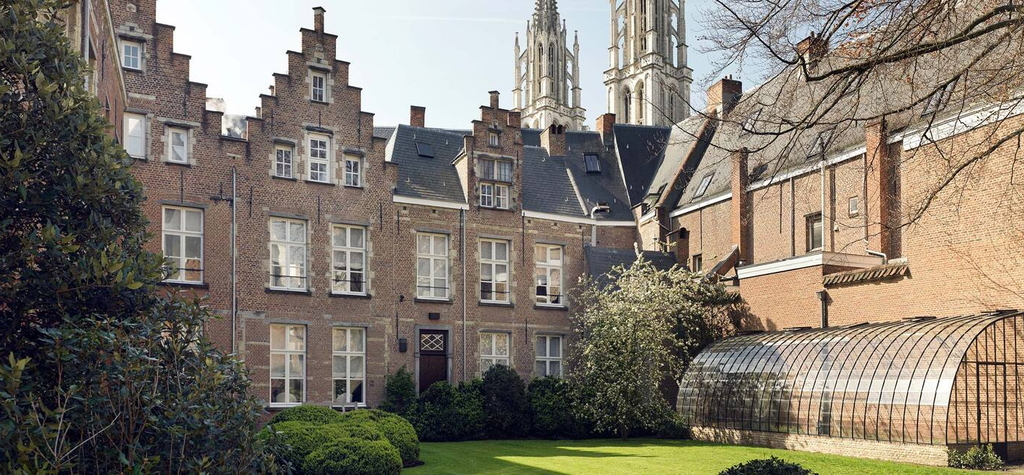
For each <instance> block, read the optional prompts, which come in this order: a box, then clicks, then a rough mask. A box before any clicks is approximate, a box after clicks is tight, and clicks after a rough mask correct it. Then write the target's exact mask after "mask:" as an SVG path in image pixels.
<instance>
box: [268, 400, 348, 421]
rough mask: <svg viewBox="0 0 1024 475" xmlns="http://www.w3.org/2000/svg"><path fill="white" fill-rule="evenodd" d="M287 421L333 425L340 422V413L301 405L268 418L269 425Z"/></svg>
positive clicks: (323, 407) (324, 408) (311, 405)
mask: <svg viewBox="0 0 1024 475" xmlns="http://www.w3.org/2000/svg"><path fill="white" fill-rule="evenodd" d="M288 421H304V422H312V423H314V424H333V423H337V422H341V413H340V412H338V411H335V410H334V409H331V408H329V407H326V406H316V405H313V404H303V405H301V406H295V407H289V408H288V409H285V410H283V411H281V412H278V413H277V414H274V417H272V418H270V422H269V424H279V423H282V422H288Z"/></svg>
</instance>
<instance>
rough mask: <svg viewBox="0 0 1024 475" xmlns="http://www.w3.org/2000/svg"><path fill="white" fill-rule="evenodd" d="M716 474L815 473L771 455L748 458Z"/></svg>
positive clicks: (803, 474) (789, 474)
mask: <svg viewBox="0 0 1024 475" xmlns="http://www.w3.org/2000/svg"><path fill="white" fill-rule="evenodd" d="M718 475H817V474H815V473H814V472H812V471H810V470H807V469H806V468H803V467H801V466H800V465H799V464H795V463H793V462H787V461H785V460H782V459H780V458H778V457H775V456H772V457H770V458H766V459H757V460H748V461H746V462H743V463H741V464H736V465H733V466H732V467H729V468H727V469H725V470H722V472H721V473H719V474H718Z"/></svg>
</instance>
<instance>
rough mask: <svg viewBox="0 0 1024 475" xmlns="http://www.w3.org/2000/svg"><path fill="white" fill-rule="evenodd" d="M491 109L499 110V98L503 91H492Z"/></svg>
mask: <svg viewBox="0 0 1024 475" xmlns="http://www.w3.org/2000/svg"><path fill="white" fill-rule="evenodd" d="M489 94H490V95H491V109H494V110H498V98H499V97H501V93H500V92H498V91H491V92H490V93H489Z"/></svg>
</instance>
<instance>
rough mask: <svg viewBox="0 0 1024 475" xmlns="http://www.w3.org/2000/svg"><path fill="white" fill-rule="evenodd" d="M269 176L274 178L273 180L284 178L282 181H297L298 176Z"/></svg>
mask: <svg viewBox="0 0 1024 475" xmlns="http://www.w3.org/2000/svg"><path fill="white" fill-rule="evenodd" d="M270 178H273V179H275V180H284V181H299V179H298V178H295V177H293V176H277V175H270Z"/></svg>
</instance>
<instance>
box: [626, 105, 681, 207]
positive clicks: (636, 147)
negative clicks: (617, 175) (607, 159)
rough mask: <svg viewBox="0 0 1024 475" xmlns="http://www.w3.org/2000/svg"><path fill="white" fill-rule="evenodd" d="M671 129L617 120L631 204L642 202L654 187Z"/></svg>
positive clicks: (627, 190)
mask: <svg viewBox="0 0 1024 475" xmlns="http://www.w3.org/2000/svg"><path fill="white" fill-rule="evenodd" d="M671 130H672V128H670V127H655V126H644V125H626V124H616V125H615V127H614V128H613V131H614V134H615V149H616V152H617V153H618V156H619V163H620V165H621V167H622V174H623V176H624V179H623V183H624V186H625V187H626V192H627V195H628V199H629V203H630V206H636V205H638V204H640V203H642V202H643V200H644V198H645V197H646V196H647V194H648V193H649V192H650V191H652V190H651V180H652V179H653V177H654V175H655V174H656V173H657V171H658V168H659V167H660V166H661V163H662V160H663V159H664V157H665V148H666V146H667V145H668V142H669V135H670V132H671ZM653 191H657V190H653Z"/></svg>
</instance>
